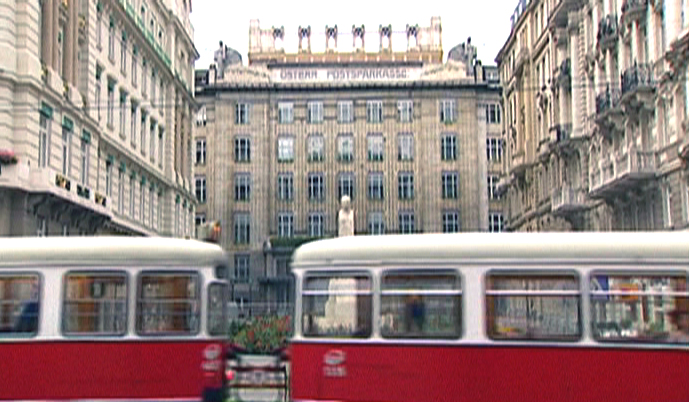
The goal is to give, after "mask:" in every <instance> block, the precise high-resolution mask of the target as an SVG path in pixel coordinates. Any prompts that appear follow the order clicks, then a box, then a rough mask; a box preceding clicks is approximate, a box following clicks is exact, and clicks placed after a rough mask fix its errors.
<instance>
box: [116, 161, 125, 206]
mask: <svg viewBox="0 0 689 402" xmlns="http://www.w3.org/2000/svg"><path fill="white" fill-rule="evenodd" d="M117 212H119V213H120V215H124V172H123V171H121V170H120V174H119V177H118V182H117Z"/></svg>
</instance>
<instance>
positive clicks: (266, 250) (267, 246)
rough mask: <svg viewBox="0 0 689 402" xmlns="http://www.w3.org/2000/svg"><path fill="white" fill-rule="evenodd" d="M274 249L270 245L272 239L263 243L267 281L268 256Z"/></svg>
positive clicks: (264, 271) (264, 269)
mask: <svg viewBox="0 0 689 402" xmlns="http://www.w3.org/2000/svg"><path fill="white" fill-rule="evenodd" d="M272 248H273V245H272V244H271V243H270V239H266V240H265V241H264V242H263V277H264V278H265V279H267V278H268V254H270V251H271V249H272ZM266 290H267V289H266ZM266 293H267V292H266ZM266 304H267V303H266Z"/></svg>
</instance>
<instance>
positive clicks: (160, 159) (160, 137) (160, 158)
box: [158, 127, 165, 168]
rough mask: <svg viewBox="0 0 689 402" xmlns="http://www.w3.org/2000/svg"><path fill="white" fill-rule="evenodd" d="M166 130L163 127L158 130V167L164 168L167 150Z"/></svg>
mask: <svg viewBox="0 0 689 402" xmlns="http://www.w3.org/2000/svg"><path fill="white" fill-rule="evenodd" d="M164 140H165V129H163V128H162V127H159V128H158V166H160V167H161V168H162V167H163V157H164V155H165V154H164V153H163V151H164V150H165V141H164Z"/></svg>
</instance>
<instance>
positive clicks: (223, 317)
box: [206, 282, 230, 337]
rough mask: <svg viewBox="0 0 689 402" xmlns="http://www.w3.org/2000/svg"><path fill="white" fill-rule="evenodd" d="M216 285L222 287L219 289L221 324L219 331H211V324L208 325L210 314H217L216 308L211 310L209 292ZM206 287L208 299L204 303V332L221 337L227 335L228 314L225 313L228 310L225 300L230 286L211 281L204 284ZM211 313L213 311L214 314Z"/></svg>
mask: <svg viewBox="0 0 689 402" xmlns="http://www.w3.org/2000/svg"><path fill="white" fill-rule="evenodd" d="M216 287H220V288H222V289H223V290H222V291H221V297H220V308H221V309H220V323H221V325H220V328H221V331H220V332H215V331H211V326H210V322H211V316H213V315H217V314H218V312H217V310H211V294H212V292H213V288H216ZM206 289H208V291H207V297H208V301H207V303H206V333H207V334H208V335H209V336H213V337H222V336H224V335H227V325H226V323H227V316H228V314H227V313H228V312H227V303H226V300H227V295H228V293H229V290H230V286H229V284H227V283H226V282H211V283H209V284H208V286H206ZM213 313H215V314H213Z"/></svg>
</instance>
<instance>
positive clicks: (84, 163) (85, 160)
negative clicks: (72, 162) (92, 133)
mask: <svg viewBox="0 0 689 402" xmlns="http://www.w3.org/2000/svg"><path fill="white" fill-rule="evenodd" d="M80 173H81V177H80V178H81V184H83V185H84V186H88V185H89V142H88V141H85V140H81V172H80Z"/></svg>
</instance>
